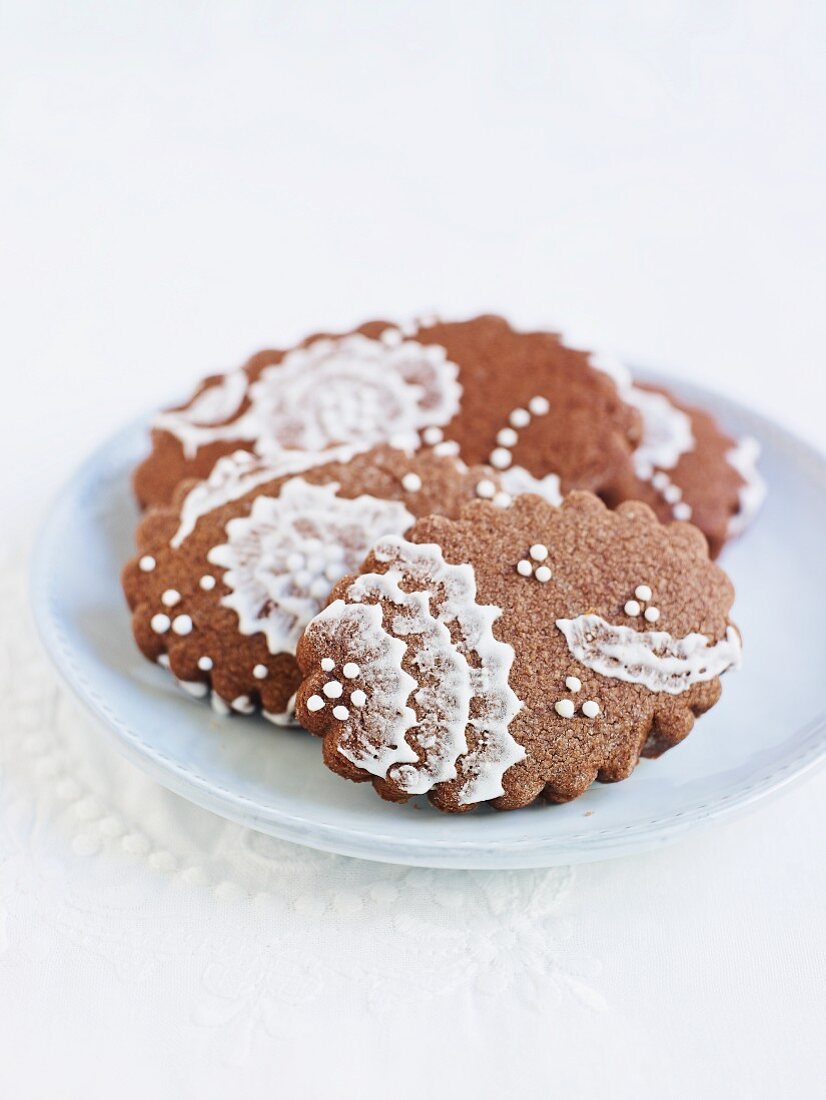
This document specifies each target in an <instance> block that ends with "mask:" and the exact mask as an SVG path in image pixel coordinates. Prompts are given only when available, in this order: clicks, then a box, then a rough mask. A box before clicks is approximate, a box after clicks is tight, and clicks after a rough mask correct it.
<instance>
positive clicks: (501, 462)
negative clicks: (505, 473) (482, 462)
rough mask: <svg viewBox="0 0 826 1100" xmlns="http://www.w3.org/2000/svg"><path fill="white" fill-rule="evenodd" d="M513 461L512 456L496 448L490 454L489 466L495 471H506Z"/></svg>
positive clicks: (506, 451)
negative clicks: (494, 468)
mask: <svg viewBox="0 0 826 1100" xmlns="http://www.w3.org/2000/svg"><path fill="white" fill-rule="evenodd" d="M512 461H513V455H512V454H511V453H510V451H508V450H506V449H505V448H504V447H496V448H495V449H494V450H493V451H491V453H490V464H491V466H494V467H496V469H497V470H506V469H507V468H508V466H510V464H511V462H512Z"/></svg>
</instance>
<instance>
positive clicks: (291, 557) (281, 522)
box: [207, 477, 413, 654]
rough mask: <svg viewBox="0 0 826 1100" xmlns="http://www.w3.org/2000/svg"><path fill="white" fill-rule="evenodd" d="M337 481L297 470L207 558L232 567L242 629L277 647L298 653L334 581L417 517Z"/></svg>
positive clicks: (233, 602) (233, 599)
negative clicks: (348, 493)
mask: <svg viewBox="0 0 826 1100" xmlns="http://www.w3.org/2000/svg"><path fill="white" fill-rule="evenodd" d="M337 490H338V485H337V484H336V483H335V482H333V483H330V484H327V485H312V484H309V483H308V482H306V481H305V480H304V479H303V478H300V477H296V478H292V479H291V480H289V481H287V482H285V483H284V485H283V486H282V487H281V493H280V495H279V496H277V497H264V496H262V497H258V498H257V499H256V500H255V501H254V503H253V506H252V509H251V511H250V514H249V515H248V516H246V517H238V518H236V519H232V520H230V521H229V523H228V524H227V526H226V532H227V542H226V543H225V544H223V545H221V546H215V547H213V548H212V549H211V550H210V551H209V554H208V555H207V556H208V560H209V561H210V562H211V563H212V564H213V565H217V566H221V567H223V568H224V569H226V573H225V574H224V578H223V580H224V583H225V584H226V585H227V587H228V588H229V589H230V590H231V591H230V593H229V595H227V596H224V598H223V599H222V601H221V602H222V604H223V605H224V606H225V607H229V608H232V609H233V610H234V611H235V612H236V614H237V615H238V629H239V631H240V632H241V633H242V634H256V633H258V632H261V633H263V634H265V635H266V639H267V646H268V648H269V651H270V653H272V654H276V653H292V652H294V650H295V645H296V642H297V641H298V638H299V637H300V635H301V633H302V631H303V629H304V627H305V626H306V625H307V623H308V622H309V621H310V619H312V618H313V616H314V615H316V614H317V613H318V612H319V611H320V609H321V608H322V606H323V605H324V601H325V600H326V598H327V596H328V594H329V592H330V589H331V588H332V587H333V585H334V584H335V582H336V581H337V580H339V579H340V578H341V577H343V576H344V575H345V574H346V573H350V572H354V571H355V570H356V569H357V568H358V566H359V564H360V563H361V561H362V559H363V558H364V556H365V554H366V553H367V551H368V549H369V548H370V546H371V545H372V543H374V542H375V541H376V540H377V539H378V538H379V537H381V536H382V535H385V534H387V533H389V532H393V533H402V532H404V531H406V530H407V528H408V527H409V526H410V525H411V524H412V523H413V517H412V516H411V515H410V513H409V512H408V511H407V509H406V508H405V507H404V505H403V504H400V503H399V502H398V501H389V500H379V499H377V498H375V497H370V496H360V497H356V498H355V499H350V498H347V497H340V496H338V495H337Z"/></svg>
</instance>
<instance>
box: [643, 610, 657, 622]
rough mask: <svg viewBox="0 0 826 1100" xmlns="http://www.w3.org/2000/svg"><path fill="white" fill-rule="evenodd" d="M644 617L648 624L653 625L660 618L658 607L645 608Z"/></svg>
mask: <svg viewBox="0 0 826 1100" xmlns="http://www.w3.org/2000/svg"><path fill="white" fill-rule="evenodd" d="M645 617H646V619H647V620H648V622H649V623H655V622H656V621H657V619H659V617H660V609H659V608H658V607H646V609H645Z"/></svg>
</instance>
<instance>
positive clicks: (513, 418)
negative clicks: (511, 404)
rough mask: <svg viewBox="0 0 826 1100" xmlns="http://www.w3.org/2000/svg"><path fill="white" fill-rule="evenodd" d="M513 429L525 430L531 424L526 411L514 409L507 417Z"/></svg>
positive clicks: (529, 416) (529, 415)
mask: <svg viewBox="0 0 826 1100" xmlns="http://www.w3.org/2000/svg"><path fill="white" fill-rule="evenodd" d="M508 420H510V422H511V424H513V426H514V428H527V426H528V425H529V424H530V422H531V414H530V413H529V412H528V410H527V409H514V410H513V412H512V413H511V414H510V416H509V417H508Z"/></svg>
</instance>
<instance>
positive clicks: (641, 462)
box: [621, 386, 694, 503]
mask: <svg viewBox="0 0 826 1100" xmlns="http://www.w3.org/2000/svg"><path fill="white" fill-rule="evenodd" d="M621 393H622V397H623V398H624V399H625V400H626V401H627V402H628V403H629V405H634V406H635V407H636V408H637V409H638V410H639V412H640V415H641V416H642V423H643V435H642V439H641V440H640V443H639V445H638V447H637V449H636V450H635V451H634V453H633V455H632V456H631V460H632V462H633V464H634V471H635V473H636V474H637V477H639V478H640V480H642V481H651V480H652V478H653V476H654V471H655V470H673V469H674V467H675V466H676V465H677V463H678V462H679V461H680V458H681V457H682V456H683V455H684V454H686V453H687V452H688V451H691V450H693V449H694V433H693V432H692V430H691V418H690V417H689V416H688V414H687V413H684V412H683V411H682V410H681V409H678V408H676V407H675V406H674V405H672V404H671V402H670V401H669V400H668V398H667V397H664V396H663V394H661V393H649V392H648V391H647V390H641V389H638V388H637V387H636V386H630V387H628V388H627V389H625V390H624V392H623V391H621ZM669 489H670V486H669V487H668V488H667V489H666V493H668V491H669ZM666 500H668V497H666ZM669 503H673V502H672V501H669Z"/></svg>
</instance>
